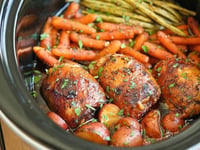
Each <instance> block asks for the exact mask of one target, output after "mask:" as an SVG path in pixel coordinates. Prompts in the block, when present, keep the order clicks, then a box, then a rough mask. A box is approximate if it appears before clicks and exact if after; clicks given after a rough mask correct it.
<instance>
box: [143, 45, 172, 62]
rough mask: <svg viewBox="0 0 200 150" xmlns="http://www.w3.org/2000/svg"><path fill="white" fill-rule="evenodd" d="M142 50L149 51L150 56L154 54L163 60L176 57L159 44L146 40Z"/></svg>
mask: <svg viewBox="0 0 200 150" xmlns="http://www.w3.org/2000/svg"><path fill="white" fill-rule="evenodd" d="M142 50H143V52H144V53H147V54H149V55H150V56H153V57H155V58H158V59H161V60H162V59H168V58H172V57H174V56H173V55H172V54H171V53H169V52H167V51H165V50H164V49H162V48H161V47H160V46H159V45H156V44H153V43H150V42H144V44H143V46H142Z"/></svg>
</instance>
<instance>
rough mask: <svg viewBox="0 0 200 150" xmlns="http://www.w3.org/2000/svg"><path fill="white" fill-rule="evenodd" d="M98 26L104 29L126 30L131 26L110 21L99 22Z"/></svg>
mask: <svg viewBox="0 0 200 150" xmlns="http://www.w3.org/2000/svg"><path fill="white" fill-rule="evenodd" d="M97 27H98V28H99V29H100V30H102V31H117V30H125V29H130V28H131V26H128V25H124V24H114V23H109V22H102V23H98V24H97Z"/></svg>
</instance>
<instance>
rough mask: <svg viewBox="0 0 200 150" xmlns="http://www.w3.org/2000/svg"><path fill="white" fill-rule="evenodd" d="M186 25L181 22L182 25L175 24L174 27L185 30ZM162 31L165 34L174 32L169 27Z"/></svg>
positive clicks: (186, 28)
mask: <svg viewBox="0 0 200 150" xmlns="http://www.w3.org/2000/svg"><path fill="white" fill-rule="evenodd" d="M188 27H189V26H188V25H187V24H182V25H179V26H177V27H176V28H178V29H181V30H183V31H185V30H188ZM162 31H163V32H165V34H170V35H172V34H174V32H173V31H171V30H170V29H164V30H162Z"/></svg>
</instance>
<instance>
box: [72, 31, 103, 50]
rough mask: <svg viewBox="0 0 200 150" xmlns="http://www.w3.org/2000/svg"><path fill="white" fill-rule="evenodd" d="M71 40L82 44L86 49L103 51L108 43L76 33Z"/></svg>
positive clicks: (73, 33)
mask: <svg viewBox="0 0 200 150" xmlns="http://www.w3.org/2000/svg"><path fill="white" fill-rule="evenodd" d="M70 39H71V40H72V41H73V42H75V43H77V44H82V45H83V46H84V47H90V48H94V49H103V48H104V47H105V44H106V42H105V41H103V40H96V39H92V38H90V37H89V36H86V35H79V34H77V33H75V32H72V33H71V34H70Z"/></svg>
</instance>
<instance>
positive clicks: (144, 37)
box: [133, 32, 149, 51]
mask: <svg viewBox="0 0 200 150" xmlns="http://www.w3.org/2000/svg"><path fill="white" fill-rule="evenodd" d="M148 39H149V34H148V33H147V32H143V33H142V34H139V35H138V36H137V37H136V39H135V44H134V46H133V49H134V50H137V51H139V50H141V47H142V45H143V43H144V42H146V41H147V40H148Z"/></svg>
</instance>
